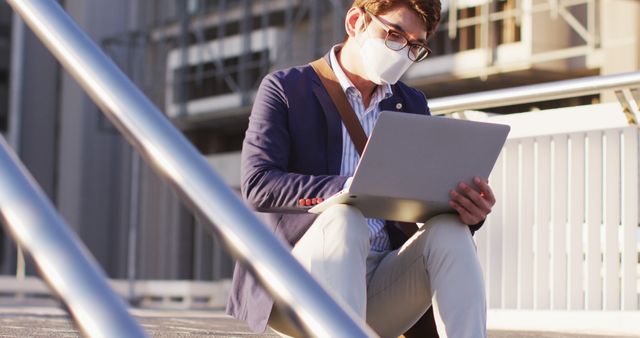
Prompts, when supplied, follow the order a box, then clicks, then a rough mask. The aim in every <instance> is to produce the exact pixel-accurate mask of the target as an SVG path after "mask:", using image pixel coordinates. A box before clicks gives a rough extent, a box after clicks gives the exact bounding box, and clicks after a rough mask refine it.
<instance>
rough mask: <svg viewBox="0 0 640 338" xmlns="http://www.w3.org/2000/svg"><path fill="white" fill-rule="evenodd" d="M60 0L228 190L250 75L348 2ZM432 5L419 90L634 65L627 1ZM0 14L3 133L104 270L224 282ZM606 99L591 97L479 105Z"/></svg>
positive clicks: (136, 168)
mask: <svg viewBox="0 0 640 338" xmlns="http://www.w3.org/2000/svg"><path fill="white" fill-rule="evenodd" d="M62 3H63V5H64V7H65V9H66V10H67V11H68V12H69V13H70V14H71V16H72V17H73V18H74V19H75V20H76V21H77V22H78V23H79V24H80V25H81V26H82V27H83V28H84V29H85V30H86V31H87V32H88V33H89V34H90V35H91V36H92V37H93V39H94V40H95V41H96V42H97V43H98V44H99V45H100V46H101V47H102V48H103V50H104V51H105V52H106V53H107V54H108V55H109V56H110V57H112V58H113V59H114V61H115V62H116V63H117V64H118V65H119V66H120V67H121V68H122V69H123V70H124V71H125V72H126V73H127V74H128V75H129V76H130V77H131V79H132V80H133V81H134V82H135V83H136V84H138V86H139V87H140V88H141V89H142V90H143V91H144V92H145V93H146V94H147V95H148V96H149V97H150V98H151V99H152V101H153V102H154V103H155V104H156V105H157V106H158V107H160V108H161V110H163V111H164V112H165V113H166V115H167V117H168V118H169V119H171V121H172V122H173V123H174V124H175V125H176V127H177V128H179V129H180V130H182V131H183V132H184V134H185V135H186V136H187V137H188V138H189V139H190V140H191V141H192V142H193V144H194V145H195V146H196V147H197V148H198V149H199V150H200V151H201V152H202V153H203V155H204V156H206V157H207V159H208V160H209V161H210V163H211V165H212V167H214V168H215V169H216V170H217V171H218V173H220V174H221V175H222V177H224V178H225V180H226V181H227V182H228V183H229V184H230V185H231V186H233V187H235V188H238V185H239V153H238V152H239V150H240V147H241V143H242V139H243V136H244V130H245V128H246V125H247V117H248V115H249V112H250V108H251V103H252V100H253V97H254V95H255V92H256V89H257V87H258V85H259V83H260V80H261V79H262V77H264V75H266V74H267V73H268V72H270V71H273V70H275V69H279V68H283V67H288V66H293V65H299V64H303V63H306V62H309V61H311V60H314V59H315V58H318V57H320V56H322V55H324V54H325V53H326V52H327V51H328V50H329V49H330V48H331V46H332V45H334V44H336V43H339V42H340V41H342V39H343V38H344V15H345V13H346V11H347V9H348V8H349V6H350V5H351V2H350V1H348V0H331V1H323V0H269V1H253V0H185V1H175V0H154V1H151V0H140V1H124V0H112V1H108V2H107V1H77V0H67V1H63V2H62ZM443 5H444V6H443V21H442V23H441V24H440V26H439V28H438V31H437V34H436V36H435V38H434V39H433V40H432V41H431V46H432V49H433V50H434V54H433V55H432V56H430V57H429V58H428V59H427V61H425V62H422V63H420V64H416V65H414V66H413V67H412V68H411V69H410V71H409V72H408V73H407V74H406V76H405V78H404V81H406V82H407V83H409V84H410V85H412V86H415V87H417V88H419V89H420V90H422V91H423V92H425V94H426V95H427V97H428V98H435V97H444V96H449V95H456V94H463V93H472V92H479V91H484V90H490V89H497V88H509V87H514V86H519V85H527V84H534V83H543V82H549V81H555V80H562V79H571V78H579V77H583V76H590V75H600V74H602V75H604V74H614V73H620V72H629V71H637V70H639V69H640V2H638V1H635V0H553V1H549V0H455V1H454V0H449V1H446V2H444V3H443ZM0 8H1V10H2V11H0V99H4V100H0V103H1V104H0V128H2V131H3V133H5V134H6V135H7V136H8V138H9V139H11V140H14V142H12V144H13V145H14V147H15V148H16V149H17V151H18V153H19V154H20V156H21V158H22V160H23V161H24V162H25V164H26V165H27V167H28V168H29V169H30V170H31V172H32V173H33V175H34V176H35V178H36V179H37V181H38V182H39V184H40V185H41V186H42V187H43V189H44V191H45V192H46V193H47V194H48V196H49V197H50V198H51V200H52V201H53V202H54V203H55V205H56V206H57V207H58V209H59V211H60V213H61V214H62V215H63V217H64V218H65V219H66V220H67V222H68V223H69V225H70V226H71V227H72V228H73V229H74V230H75V231H77V233H78V234H79V235H80V237H81V238H82V239H83V241H84V242H85V244H86V245H87V247H88V248H89V249H90V250H91V252H92V253H93V254H94V256H95V257H96V258H97V260H98V261H99V262H100V263H101V265H102V266H103V268H104V269H105V270H106V272H107V274H108V275H109V276H110V277H112V278H126V277H131V278H138V279H201V280H211V279H221V278H228V277H229V276H230V273H231V269H232V261H231V259H230V258H229V256H228V255H227V254H226V253H225V250H224V248H223V247H222V245H221V243H220V242H219V241H218V239H217V238H216V237H215V235H214V234H213V233H212V231H211V229H210V228H209V226H207V225H203V224H201V222H199V221H198V219H197V217H195V216H194V215H193V214H192V213H191V212H189V211H188V210H187V209H186V208H185V207H184V206H182V204H181V203H180V201H179V199H178V198H177V197H176V195H175V194H174V193H173V192H172V191H171V189H170V188H169V187H168V186H167V185H166V184H164V183H163V182H162V181H161V180H160V179H159V178H158V176H157V175H155V173H154V172H153V171H152V170H151V169H150V168H149V167H147V166H146V165H145V164H144V163H142V162H141V161H140V158H139V157H138V156H137V155H136V154H135V153H134V152H133V151H132V149H131V148H130V146H129V145H128V144H127V143H126V141H125V140H124V139H123V138H122V137H121V136H120V135H119V133H118V131H117V130H116V129H115V128H114V127H113V126H112V125H111V124H110V123H109V121H107V120H106V119H105V118H104V117H103V116H102V114H101V113H100V112H99V110H98V108H97V107H96V106H95V105H94V104H93V103H92V102H91V100H90V99H89V98H88V97H87V96H86V94H85V93H84V92H83V91H82V90H81V89H80V87H79V86H78V85H77V84H76V83H75V82H74V80H73V79H72V78H70V76H69V75H68V74H67V73H65V72H64V70H62V69H61V68H60V66H59V65H58V64H57V63H56V62H55V60H53V58H52V57H51V55H50V54H49V53H48V51H46V50H45V49H44V47H43V46H42V45H41V44H40V43H39V41H38V40H37V39H36V38H35V37H34V36H33V35H32V34H31V33H30V32H29V31H28V29H26V30H25V31H24V33H23V34H19V30H18V29H16V27H19V24H17V23H16V22H15V21H14V22H13V23H12V20H11V15H10V9H9V8H8V7H7V5H6V4H4V3H3V4H2V5H0ZM10 27H13V30H12V29H9V28H10ZM9 55H13V56H14V57H13V60H11V61H12V62H11V64H10V63H9ZM3 74H4V75H3ZM10 88H14V89H15V90H10ZM611 99H613V98H610V97H600V96H588V97H581V98H575V99H570V100H560V101H553V102H539V103H536V104H529V105H526V106H517V107H506V108H500V109H488V111H491V112H497V113H510V112H521V111H528V110H532V109H545V108H552V107H562V106H571V105H578V104H588V103H592V102H600V101H607V100H611ZM2 255H3V256H2V259H1V264H2V266H1V267H0V268H1V270H2V272H3V273H5V274H9V273H13V271H15V259H16V257H15V256H16V255H15V251H14V248H13V247H12V244H11V242H10V240H8V239H7V238H5V239H4V243H3V250H2Z"/></svg>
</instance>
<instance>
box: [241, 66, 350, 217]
mask: <svg viewBox="0 0 640 338" xmlns="http://www.w3.org/2000/svg"><path fill="white" fill-rule="evenodd" d="M288 113H289V107H288V100H287V96H286V94H285V91H284V89H283V86H282V83H281V82H280V80H279V78H278V77H277V76H275V75H274V74H270V75H267V76H266V77H265V78H264V79H263V80H262V83H261V84H260V87H259V89H258V92H257V94H256V99H255V102H254V105H253V109H252V111H251V116H250V117H249V127H248V129H247V132H246V135H245V139H244V143H243V146H242V160H241V161H242V163H241V191H242V195H243V197H244V199H245V200H246V201H247V202H248V203H249V205H250V206H252V207H253V208H254V209H256V210H258V211H261V212H301V213H302V212H306V209H304V208H300V207H298V206H297V201H298V200H299V199H301V198H314V197H323V198H326V197H329V196H331V195H333V194H335V193H337V192H338V191H340V190H342V187H343V185H344V183H345V181H346V180H347V177H344V176H337V175H304V174H298V173H292V172H288V170H287V169H288V164H289V158H290V151H291V147H290V142H292V140H291V138H290V132H289V128H290V126H289V119H288Z"/></svg>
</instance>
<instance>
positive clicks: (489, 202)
mask: <svg viewBox="0 0 640 338" xmlns="http://www.w3.org/2000/svg"><path fill="white" fill-rule="evenodd" d="M473 183H475V187H472V186H470V185H469V184H467V183H464V182H460V184H458V186H457V187H456V189H453V190H451V191H450V192H449V196H450V197H451V200H450V201H449V205H450V206H451V207H452V208H453V209H455V210H456V211H457V212H458V214H459V215H460V220H461V221H462V222H463V223H464V224H468V225H475V224H478V223H480V222H482V221H484V220H485V219H486V218H487V215H488V214H489V213H490V212H491V208H493V205H494V204H496V199H495V197H494V195H493V190H491V187H490V186H489V184H488V183H487V181H485V180H483V179H481V178H480V177H475V178H474V179H473Z"/></svg>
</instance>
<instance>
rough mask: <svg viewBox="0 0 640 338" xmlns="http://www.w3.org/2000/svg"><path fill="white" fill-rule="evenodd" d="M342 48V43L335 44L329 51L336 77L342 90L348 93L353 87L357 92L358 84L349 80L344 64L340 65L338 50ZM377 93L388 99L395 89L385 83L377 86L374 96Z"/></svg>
mask: <svg viewBox="0 0 640 338" xmlns="http://www.w3.org/2000/svg"><path fill="white" fill-rule="evenodd" d="M340 48H342V44H338V45H335V46H333V48H331V53H329V59H330V61H331V68H332V69H333V72H334V73H335V74H336V78H337V79H338V82H339V83H340V86H341V87H342V90H343V91H344V92H345V93H348V92H349V90H350V88H353V90H355V91H356V92H357V90H358V89H357V88H356V86H354V85H353V82H351V80H349V78H348V77H347V74H345V73H344V70H343V69H342V66H340V63H339V62H338V57H337V56H336V52H337V51H338V50H340ZM376 94H377V96H378V97H380V98H382V99H387V98H389V97H391V95H392V94H393V91H392V90H391V85H389V84H385V85H381V86H376V91H375V94H374V96H376Z"/></svg>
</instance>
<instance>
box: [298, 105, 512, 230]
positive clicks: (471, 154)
mask: <svg viewBox="0 0 640 338" xmlns="http://www.w3.org/2000/svg"><path fill="white" fill-rule="evenodd" d="M509 130H510V127H509V126H507V125H501V124H494V123H484V122H474V121H467V120H457V119H450V118H444V117H434V116H424V115H416V114H405V113H398V112H387V111H384V112H382V113H381V114H380V117H379V119H378V121H377V123H376V125H375V127H374V129H373V132H372V133H371V136H370V137H369V141H368V142H367V145H366V147H365V150H364V153H363V155H362V158H361V159H360V162H359V163H358V167H357V168H356V171H355V174H354V176H353V181H352V183H351V186H350V187H349V188H348V189H345V190H343V191H340V192H339V193H337V194H335V195H333V196H331V197H330V198H328V199H326V200H325V201H324V202H322V203H320V204H318V205H316V206H314V207H313V208H311V209H309V212H311V213H316V214H317V213H321V212H323V211H324V210H326V209H327V208H329V207H330V206H332V205H335V204H349V205H354V206H356V207H357V208H358V209H360V211H362V213H363V214H364V215H365V216H366V217H368V218H380V219H386V220H393V221H402V222H425V221H426V220H428V219H429V218H431V217H433V216H435V215H437V214H441V213H448V212H454V210H453V209H452V208H451V207H450V206H449V199H450V198H449V191H450V190H451V189H454V188H455V187H456V185H457V184H458V183H460V182H467V183H469V184H470V185H471V186H474V184H473V183H472V180H473V177H475V176H479V177H484V178H488V177H489V174H490V173H491V170H492V169H493V166H494V164H495V162H496V159H497V158H498V155H499V154H500V151H501V149H502V146H503V144H504V142H505V140H506V138H507V135H508V134H509Z"/></svg>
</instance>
